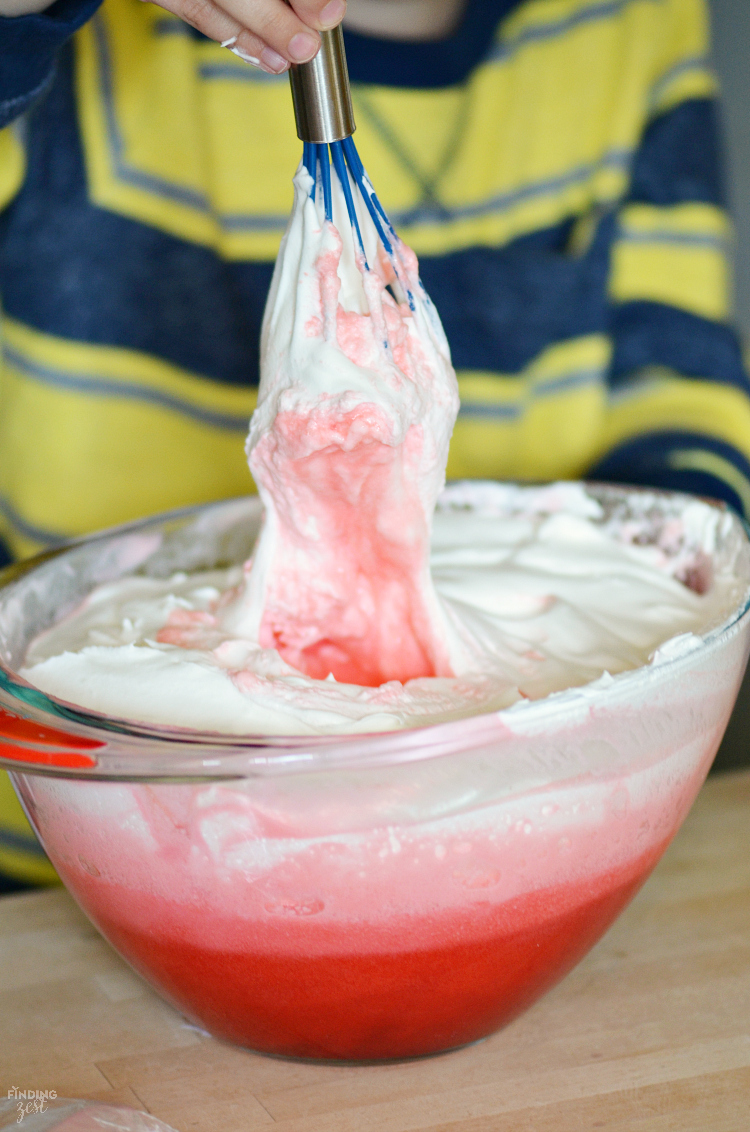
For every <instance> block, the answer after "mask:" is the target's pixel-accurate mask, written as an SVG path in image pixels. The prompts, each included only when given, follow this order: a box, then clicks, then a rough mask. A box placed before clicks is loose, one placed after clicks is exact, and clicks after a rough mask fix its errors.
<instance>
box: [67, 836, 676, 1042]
mask: <svg viewBox="0 0 750 1132" xmlns="http://www.w3.org/2000/svg"><path fill="white" fill-rule="evenodd" d="M663 850H664V844H661V845H659V846H658V847H656V848H654V847H652V848H651V849H650V850H649V851H648V852H647V853H645V854H643V855H642V856H640V857H639V858H637V859H635V860H632V861H630V862H629V863H628V864H627V865H624V866H621V867H619V868H617V869H615V870H612V871H610V872H608V873H605V874H600V875H599V876H597V877H595V878H589V879H587V880H586V881H585V882H582V883H578V884H569V885H559V886H556V887H555V888H550V889H545V890H542V891H539V892H535V893H532V894H529V895H527V896H523V897H520V898H518V899H515V900H512V901H506V902H504V903H502V904H494V905H493V904H491V903H489V902H488V903H487V904H486V905H483V906H481V907H477V906H476V905H474V906H472V907H471V908H467V910H466V915H465V917H456V916H455V915H454V916H453V923H451V924H448V923H445V922H441V923H439V924H436V923H435V917H434V916H431V917H425V919H424V927H423V931H422V932H421V933H420V934H423V936H424V946H419V947H417V948H415V947H413V946H411V945H410V946H409V948H408V949H406V948H405V949H403V950H401V949H399V947H398V940H399V938H400V937H401V938H404V937H405V936H407V935H408V937H409V939H410V940H413V939H414V937H415V928H418V920H417V921H416V922H415V918H411V919H410V922H409V924H408V930H406V931H404V932H403V933H402V932H401V931H400V930H399V924H397V923H394V924H393V925H389V928H391V931H389V934H390V935H391V937H392V939H393V948H392V949H391V950H390V951H383V950H382V949H381V948H379V949H378V950H377V951H372V950H371V951H369V952H368V950H367V925H364V924H362V923H359V924H350V925H346V924H342V925H341V926H340V927H336V928H334V927H333V926H332V925H328V927H327V929H326V932H325V936H326V946H325V948H324V949H322V950H321V951H320V952H319V953H318V954H316V953H315V952H316V948H315V932H314V931H313V932H312V934H310V927H311V925H310V923H309V921H308V923H307V924H303V923H300V924H299V929H298V930H299V934H300V940H299V941H298V942H299V944H304V943H305V942H306V943H307V946H308V948H309V953H307V954H306V953H305V951H304V950H303V948H301V947H299V946H294V942H295V941H294V940H291V939H290V943H291V944H292V946H290V947H289V948H288V949H285V953H281V952H280V951H279V950H278V949H275V950H273V951H271V950H269V951H267V952H266V951H264V950H262V949H261V948H259V947H258V946H257V925H253V930H252V931H251V933H250V934H252V936H253V943H252V945H250V946H248V948H247V949H246V950H245V949H242V948H239V947H238V946H237V940H238V936H241V929H242V922H241V921H238V920H237V919H235V920H232V919H231V918H230V917H227V918H226V920H225V922H224V923H223V924H222V923H215V924H214V927H215V929H216V930H215V932H214V933H213V934H214V940H215V941H216V943H217V944H219V942H220V940H221V939H222V938H224V939H225V940H226V941H227V944H228V945H227V946H226V948H225V949H222V947H221V946H218V947H210V948H209V947H205V946H197V945H196V944H195V943H193V942H191V941H190V940H189V939H188V938H185V926H186V925H185V909H184V908H183V909H181V910H180V915H179V921H180V923H179V925H178V923H177V922H175V923H170V909H169V908H168V907H166V906H165V907H164V908H163V909H162V910H161V912H162V914H161V915H158V914H156V915H155V913H156V912H157V911H158V910H157V909H156V908H154V907H151V906H150V905H151V904H152V903H153V902H154V901H153V898H147V897H145V896H144V895H143V894H134V893H132V892H127V891H126V890H120V891H117V890H115V889H114V887H113V886H111V885H102V884H101V882H97V881H96V880H95V879H93V878H88V877H87V878H86V879H85V880H84V879H83V877H82V876H81V875H80V874H76V875H75V876H73V875H67V876H64V879H65V881H66V883H67V884H68V885H69V887H70V888H71V891H73V893H74V894H75V895H77V897H78V899H79V900H80V902H81V904H82V906H83V907H84V909H85V910H86V911H87V912H88V913H89V915H90V916H91V917H92V919H93V920H94V922H95V923H96V924H97V925H98V926H99V928H100V929H101V931H102V932H103V933H104V935H106V937H107V938H108V939H109V940H110V942H111V943H112V944H113V945H114V946H115V947H116V948H117V949H118V950H119V951H120V953H121V954H122V955H123V956H124V957H125V958H126V959H127V960H128V961H129V962H130V963H131V964H132V965H133V967H135V968H136V970H138V971H140V972H141V973H142V974H143V975H144V976H145V977H146V978H147V979H148V980H149V981H150V982H151V983H153V985H154V986H155V987H156V988H157V989H158V990H159V991H160V992H161V993H162V994H163V995H164V996H165V997H167V998H168V999H170V1000H171V1001H172V1002H173V1003H174V1004H175V1005H176V1006H177V1007H178V1008H179V1009H180V1010H181V1011H182V1012H183V1013H185V1014H186V1015H187V1016H188V1017H190V1018H192V1019H193V1020H195V1021H196V1022H198V1023H200V1024H201V1025H202V1026H204V1027H205V1028H206V1029H208V1030H210V1031H211V1033H212V1034H214V1035H215V1036H216V1037H220V1038H225V1039H227V1040H229V1041H232V1042H236V1043H238V1044H240V1045H243V1046H247V1047H249V1048H251V1049H255V1050H259V1051H263V1052H267V1053H275V1054H284V1055H287V1056H293V1057H309V1058H329V1059H345V1060H357V1061H359V1060H372V1059H384V1058H394V1057H415V1056H419V1055H421V1054H427V1053H434V1052H437V1051H439V1050H445V1049H451V1048H453V1047H456V1046H461V1045H464V1044H466V1043H467V1042H472V1041H475V1040H477V1039H478V1038H482V1037H484V1036H486V1035H487V1034H489V1033H491V1032H492V1031H494V1030H496V1029H497V1028H498V1027H500V1026H503V1025H505V1023H507V1022H509V1021H510V1020H511V1019H512V1018H514V1017H515V1016H516V1015H518V1014H520V1013H521V1012H522V1011H523V1010H525V1009H526V1008H527V1007H528V1006H529V1005H530V1004H531V1003H532V1002H533V1001H534V1000H535V999H537V998H538V997H539V996H540V995H541V994H543V993H544V992H545V991H546V990H548V989H549V988H550V987H551V986H553V985H554V984H555V983H556V982H557V981H558V980H559V979H561V978H562V977H563V976H564V975H565V974H566V973H567V972H568V971H569V970H570V969H571V968H572V967H573V966H574V965H575V964H576V963H577V962H578V961H579V960H580V959H581V958H582V957H583V956H584V955H585V954H586V952H587V951H588V950H589V948H590V947H591V946H592V945H593V944H594V943H595V942H596V941H597V939H599V937H600V936H601V935H602V934H603V932H604V931H606V929H607V928H608V927H609V925H610V924H611V923H612V921H613V920H614V919H615V917H616V916H617V915H618V914H619V912H620V911H621V910H622V908H623V907H624V906H625V905H626V904H627V903H628V901H629V900H630V899H631V898H632V897H633V895H634V894H635V892H636V891H637V890H638V888H639V887H640V885H641V884H642V883H643V881H644V880H645V878H646V877H647V876H648V874H649V872H650V871H651V869H652V868H653V866H654V865H655V863H656V861H657V860H658V859H659V857H660V856H661V854H662V852H663ZM63 872H64V873H67V872H68V870H67V869H63ZM103 890H106V891H103ZM141 904H144V907H143V908H142V909H141V910H142V911H143V913H144V916H143V921H142V922H144V923H150V924H154V923H159V922H160V923H161V925H162V928H163V930H162V931H160V932H156V931H154V930H153V929H152V930H151V931H142V930H139V927H138V926H137V925H138V921H139V919H140V917H139V916H138V906H139V905H141ZM145 904H148V905H149V907H148V909H147V908H146V907H145ZM118 907H119V908H120V909H122V910H123V913H124V915H123V916H122V917H120V916H118V914H117V909H118ZM194 914H195V916H196V917H198V918H201V917H202V916H204V915H213V913H209V912H208V911H207V910H201V909H198V908H196V909H195V912H194ZM376 918H377V917H376ZM441 919H444V917H443V918H441ZM382 927H383V925H382V924H381V923H379V924H378V928H381V929H382ZM403 927H404V928H406V927H407V925H403ZM294 932H295V928H294V927H293V926H292V925H290V933H291V934H292V935H293V934H294ZM332 932H335V934H336V935H337V936H338V939H337V941H336V944H337V946H336V947H335V949H333V950H332V948H331V942H332V938H331V937H332ZM378 934H380V933H378ZM180 936H182V938H180ZM435 937H437V938H439V939H440V940H442V941H445V940H446V939H448V940H453V942H450V943H447V944H446V943H442V944H441V945H440V946H431V939H432V940H434V938H435Z"/></svg>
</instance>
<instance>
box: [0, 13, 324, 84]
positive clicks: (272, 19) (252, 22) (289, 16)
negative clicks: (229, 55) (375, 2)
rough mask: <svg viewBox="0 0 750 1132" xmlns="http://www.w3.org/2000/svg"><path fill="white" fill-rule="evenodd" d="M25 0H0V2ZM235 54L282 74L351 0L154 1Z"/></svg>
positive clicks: (311, 50) (306, 55) (313, 47)
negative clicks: (348, 0)
mask: <svg viewBox="0 0 750 1132" xmlns="http://www.w3.org/2000/svg"><path fill="white" fill-rule="evenodd" d="M22 2H24V0H0V4H6V3H22ZM154 2H155V3H158V4H159V6H160V7H161V8H166V10H167V11H168V12H173V13H174V15H175V16H179V17H180V19H183V20H185V22H186V23H188V24H191V25H192V26H193V27H194V28H197V29H198V31H202V32H203V34H204V35H207V36H209V37H210V38H211V39H215V40H217V41H218V42H219V43H221V44H223V45H224V46H226V47H229V48H231V50H232V51H234V53H235V55H239V56H240V58H241V59H245V60H247V62H248V63H254V64H255V66H256V67H261V68H262V69H263V70H264V71H269V72H270V73H271V74H274V75H278V74H281V72H282V71H286V70H287V69H288V67H289V64H290V63H306V62H307V61H308V59H312V57H313V55H315V53H316V52H317V50H318V48H319V46H320V38H319V36H318V32H319V31H326V30H327V29H328V28H332V27H335V26H336V24H340V23H341V21H342V19H343V18H344V13H345V11H346V0H289V3H288V4H287V3H285V0H154Z"/></svg>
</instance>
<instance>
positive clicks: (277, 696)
mask: <svg viewBox="0 0 750 1132" xmlns="http://www.w3.org/2000/svg"><path fill="white" fill-rule="evenodd" d="M295 183H296V197H295V206H294V211H293V214H292V217H291V220H290V223H289V227H288V229H287V232H286V235H285V237H284V242H283V244H282V248H281V251H280V253H279V258H278V260H277V263H276V269H275V272H274V277H273V283H272V286H271V291H270V295H269V299H268V305H267V308H266V314H265V320H264V325H263V333H262V342H261V384H260V393H259V403H258V408H257V411H256V412H255V414H254V416H253V420H252V423H251V428H250V435H249V438H248V444H247V451H248V457H249V462H250V467H251V469H252V472H253V475H254V477H255V480H256V482H257V484H258V488H259V491H260V494H261V497H262V500H263V503H264V505H265V520H264V525H263V528H262V531H261V535H260V538H259V540H258V544H257V547H256V550H255V553H254V555H253V558H252V560H251V562H249V563H247V564H246V566H245V568H244V571H243V570H242V569H239V568H238V569H237V570H235V571H230V572H228V573H224V574H209V575H202V576H199V577H187V576H185V575H176V576H175V577H173V578H171V579H169V580H168V581H167V582H164V581H161V580H159V581H157V580H153V579H149V578H146V577H132V578H126V579H124V580H122V581H120V582H117V583H116V584H113V585H107V586H102V587H100V588H99V589H98V590H96V591H95V592H94V593H93V594H92V595H91V596H90V597H89V598H88V600H87V601H86V603H85V604H84V606H83V607H82V608H81V609H80V610H79V611H77V612H76V613H75V614H73V615H72V616H71V617H69V618H67V619H66V620H65V621H63V622H62V623H61V624H59V625H57V626H55V627H54V628H53V629H52V630H50V631H49V632H47V633H46V634H44V635H43V636H42V637H41V638H39V639H38V640H37V641H36V642H35V643H34V644H33V645H32V648H31V649H30V651H29V654H28V656H27V662H26V668H25V669H24V670H23V674H24V676H26V677H27V678H28V679H29V680H30V681H31V682H32V683H34V684H35V685H37V686H38V687H39V688H41V689H42V690H44V691H46V692H48V693H50V694H51V695H54V696H57V697H59V698H60V699H63V700H66V701H69V702H72V703H75V704H79V705H82V706H84V707H87V708H90V709H93V710H96V711H99V712H102V713H104V714H108V715H112V716H116V717H120V718H125V719H132V720H140V721H143V722H151V723H159V724H167V725H171V726H182V727H188V728H195V729H199V730H207V731H217V732H224V733H231V734H243V733H244V734H316V733H328V732H358V731H359V732H362V731H383V730H389V729H396V728H403V727H411V726H415V725H418V724H429V723H436V722H441V721H447V720H450V719H454V718H456V717H461V716H466V715H472V714H475V713H477V712H487V711H493V710H499V709H502V708H506V707H510V706H512V705H515V704H518V703H519V702H520V701H523V700H525V699H539V698H540V697H543V696H546V695H548V694H550V693H552V692H559V691H561V690H563V689H566V688H573V687H580V686H582V685H586V684H589V683H591V682H593V681H597V680H600V679H602V678H603V677H606V676H607V674H609V676H610V677H611V676H612V675H614V674H616V673H620V672H623V671H625V670H628V669H632V668H637V667H639V666H641V665H644V664H646V663H648V662H649V660H650V659H651V658H652V657H654V656H655V659H656V662H657V663H663V662H665V661H667V660H668V659H669V658H670V657H671V656H673V655H678V654H679V653H680V652H681V651H686V650H689V649H690V648H691V647H692V646H693V645H694V644H695V642H696V640H697V639H698V638H699V635H700V634H701V633H702V632H704V631H705V630H706V629H707V628H709V627H712V626H714V625H717V624H719V623H720V622H721V621H722V620H723V619H724V618H726V617H727V616H728V615H729V613H730V612H731V610H732V609H733V608H734V607H735V606H736V605H737V603H738V601H739V600H740V598H741V596H742V595H739V594H737V593H736V584H735V582H734V574H733V572H732V569H731V563H729V559H728V558H727V556H726V555H724V557H723V558H722V557H721V556H718V557H717V558H716V562H713V560H712V556H714V551H715V550H716V547H717V546H718V545H719V544H720V543H721V542H722V540H723V539H725V538H726V537H727V533H728V531H729V530H730V529H732V525H733V523H734V522H735V521H734V520H733V519H732V518H731V517H730V516H729V515H727V514H722V513H721V512H720V511H717V510H716V509H713V508H711V507H709V506H707V505H705V504H703V503H700V502H697V501H695V502H691V501H685V500H682V501H681V502H680V503H679V504H678V503H674V504H672V505H671V506H672V512H671V513H670V511H669V506H668V505H666V504H664V503H658V501H656V500H655V499H654V497H651V496H649V495H648V494H647V493H645V494H641V495H636V496H634V497H633V501H632V506H631V507H630V509H629V510H628V511H627V512H623V513H622V514H621V515H619V516H618V514H617V513H616V512H617V508H615V512H613V514H611V515H605V514H604V513H603V511H602V506H601V505H600V503H599V502H597V500H596V499H595V498H593V497H592V496H590V495H589V494H587V493H586V491H585V490H584V489H583V488H582V487H580V486H578V485H565V484H559V485H556V486H553V487H551V488H546V489H522V488H512V487H507V486H506V487H501V486H499V485H497V484H465V485H461V484H459V485H455V486H453V487H452V488H450V489H449V490H448V491H447V492H445V493H444V494H443V496H442V498H441V502H440V504H439V506H438V510H437V513H436V515H435V520H434V529H433V512H434V508H435V503H436V500H437V499H438V496H439V494H440V491H441V488H442V487H443V484H444V474H445V465H446V460H447V455H448V445H449V441H450V435H451V431H452V428H453V423H454V420H455V416H456V412H457V409H458V394H457V386H456V379H455V374H454V372H453V369H452V367H451V363H450V355H449V350H448V345H447V342H446V340H445V335H444V334H443V330H442V327H441V325H440V320H439V318H438V316H437V314H436V312H435V309H434V307H433V306H432V304H431V302H430V300H429V298H428V296H427V295H426V294H425V292H424V290H423V288H422V286H421V284H420V282H419V277H418V272H417V263H416V258H415V256H414V255H413V253H412V252H411V251H410V250H409V249H408V248H406V247H405V246H404V245H403V244H401V243H400V242H398V241H397V240H395V239H394V255H393V258H392V259H389V257H388V256H387V255H386V254H385V252H384V250H383V247H382V245H381V244H380V243H379V241H378V237H377V233H376V231H375V228H374V226H373V224H372V221H371V220H370V218H369V216H368V215H367V213H366V212H365V210H364V208H361V209H360V227H361V230H362V233H363V240H364V249H365V254H366V262H365V258H364V257H363V256H362V255H359V256H357V255H356V254H355V249H356V247H357V242H356V239H355V238H350V237H349V234H348V233H347V238H346V239H344V240H342V238H341V236H340V235H339V232H341V231H346V229H347V228H348V220H347V218H346V210H345V204H344V201H343V195H342V192H341V188H340V186H339V185H338V181H337V180H336V178H333V189H334V221H335V224H332V223H330V222H326V221H325V219H324V216H323V214H322V208H321V200H320V196H321V194H320V192H318V193H317V200H313V199H312V198H311V196H310V190H311V188H312V180H311V178H310V177H309V176H308V174H307V173H306V171H305V170H304V169H300V171H299V172H298V174H297V177H296V182H295ZM368 264H369V267H368V266H367V265H368ZM665 509H666V510H665ZM430 545H431V558H430ZM714 557H716V556H714ZM730 557H731V556H730ZM716 563H723V565H718V566H717V564H716Z"/></svg>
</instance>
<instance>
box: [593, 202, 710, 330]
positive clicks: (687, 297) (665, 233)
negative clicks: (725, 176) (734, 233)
mask: <svg viewBox="0 0 750 1132" xmlns="http://www.w3.org/2000/svg"><path fill="white" fill-rule="evenodd" d="M730 235H731V233H730V226H729V222H728V219H727V217H726V215H725V213H724V212H723V211H722V210H721V209H719V208H716V207H714V206H713V205H707V204H683V205H677V206H674V207H671V208H656V207H653V206H651V205H642V204H639V205H628V206H626V207H625V208H624V209H623V210H622V212H621V214H620V231H619V236H618V238H617V239H616V240H615V243H614V246H613V248H612V267H611V273H610V279H609V294H610V297H611V298H613V299H614V300H615V301H616V302H628V301H630V300H650V301H652V302H658V303H666V304H667V305H669V306H673V307H679V308H680V309H681V310H686V311H690V312H691V313H692V314H697V315H700V316H702V317H704V318H710V319H715V320H724V319H726V318H728V317H729V313H730V311H729V308H730V279H729V266H728V258H727V251H728V246H729V240H730Z"/></svg>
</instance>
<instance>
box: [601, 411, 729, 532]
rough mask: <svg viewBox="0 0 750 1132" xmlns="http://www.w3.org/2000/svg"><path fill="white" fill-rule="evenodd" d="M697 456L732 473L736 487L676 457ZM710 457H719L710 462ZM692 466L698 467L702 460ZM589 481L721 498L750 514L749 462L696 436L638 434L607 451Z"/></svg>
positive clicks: (709, 439)
mask: <svg viewBox="0 0 750 1132" xmlns="http://www.w3.org/2000/svg"><path fill="white" fill-rule="evenodd" d="M701 452H705V453H706V454H707V455H708V456H709V460H708V461H707V463H716V464H718V465H719V466H721V465H722V464H726V465H728V466H729V467H731V468H732V469H736V472H737V475H736V476H734V475H731V474H730V479H731V480H733V481H735V483H734V486H733V483H732V482H729V481H728V480H725V479H723V478H721V477H720V476H719V475H717V474H711V472H709V471H707V470H703V469H701V468H700V467H692V468H691V467H686V466H684V465H685V464H686V463H689V461H684V460H681V459H680V455H681V454H685V453H689V454H691V455H693V456H695V455H696V454H700V453H701ZM711 457H718V459H717V460H714V461H711V459H710V458H711ZM694 463H696V464H700V459H697V460H695V461H694ZM587 478H589V479H593V480H605V481H607V482H609V483H627V484H633V485H634V486H636V487H656V488H662V489H663V490H665V491H684V492H688V493H689V494H692V495H703V496H707V497H708V498H710V499H721V500H722V501H723V502H724V503H728V504H729V506H730V507H733V508H734V510H735V511H737V512H738V513H739V514H740V515H747V514H748V509H747V506H746V505H747V502H748V499H747V496H748V491H749V490H750V462H748V460H747V459H746V457H745V456H743V454H742V453H741V452H739V451H738V450H737V449H736V448H734V447H733V445H731V444H727V443H725V442H724V441H722V440H715V439H714V438H712V437H707V436H704V435H702V434H700V433H692V432H678V431H660V432H652V433H648V434H646V435H643V436H637V437H635V438H634V439H633V440H628V441H626V442H625V443H623V444H621V445H619V446H618V447H617V448H614V449H613V450H612V451H611V452H608V453H607V455H606V456H605V457H604V458H603V459H602V460H600V461H599V463H598V464H596V465H595V466H594V467H593V468H591V469H590V471H589V472H588V476H587ZM742 495H744V496H745V498H744V499H743V498H742Z"/></svg>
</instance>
